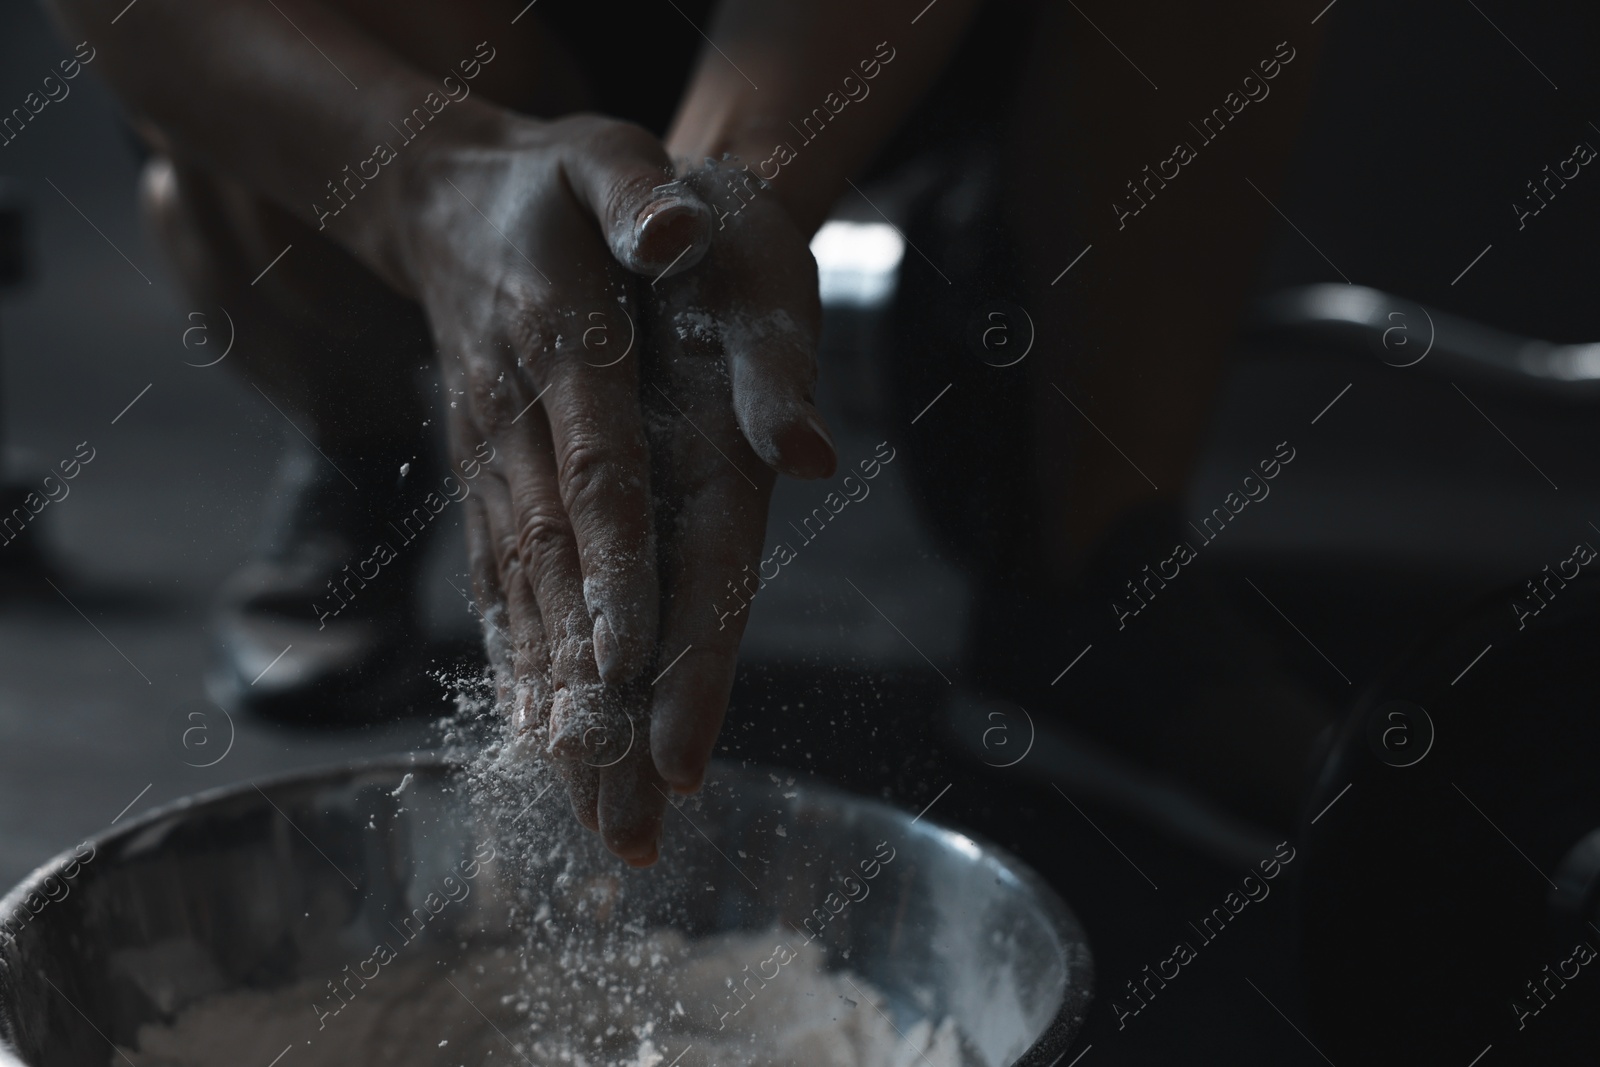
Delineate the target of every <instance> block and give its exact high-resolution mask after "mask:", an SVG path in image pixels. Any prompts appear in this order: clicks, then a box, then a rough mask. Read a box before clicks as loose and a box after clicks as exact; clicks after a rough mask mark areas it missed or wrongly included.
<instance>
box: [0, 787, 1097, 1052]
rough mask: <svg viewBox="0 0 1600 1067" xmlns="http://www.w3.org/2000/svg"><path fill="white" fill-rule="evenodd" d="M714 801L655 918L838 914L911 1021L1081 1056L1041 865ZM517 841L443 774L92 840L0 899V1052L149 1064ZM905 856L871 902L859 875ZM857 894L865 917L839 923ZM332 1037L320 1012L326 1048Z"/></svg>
mask: <svg viewBox="0 0 1600 1067" xmlns="http://www.w3.org/2000/svg"><path fill="white" fill-rule="evenodd" d="M407 779H409V780H407ZM791 781H792V780H791ZM712 783H713V784H712V785H711V786H710V787H708V788H707V790H706V791H705V792H704V793H703V794H702V795H701V796H700V797H697V798H694V799H693V800H691V801H688V802H686V803H684V804H683V806H682V807H681V809H680V812H679V813H678V814H673V813H670V812H669V813H668V823H667V828H666V836H665V841H664V847H663V850H662V851H663V860H662V862H661V863H659V864H657V865H656V866H655V867H654V868H651V869H650V870H649V871H645V872H640V873H638V874H629V875H627V876H626V885H627V887H628V888H627V891H628V892H629V893H630V894H632V895H633V899H634V901H635V903H636V904H638V906H639V907H642V908H644V909H646V910H647V911H648V915H647V919H648V921H649V922H650V923H651V924H653V925H657V926H670V927H673V928H675V929H678V930H680V931H682V932H684V933H685V934H687V935H688V936H690V937H702V936H707V935H710V934H717V933H724V932H729V931H751V932H756V931H761V930H765V929H770V928H771V927H772V926H773V925H774V924H780V923H782V924H788V925H790V926H791V927H792V928H795V929H798V928H799V927H800V926H801V925H802V924H805V923H806V921H807V919H808V918H810V917H812V916H814V915H821V914H826V915H827V916H828V920H827V927H826V931H825V933H819V936H820V937H822V938H824V939H825V941H826V945H827V950H828V958H829V960H830V966H831V965H832V962H831V961H835V960H839V959H841V958H846V959H848V967H849V969H850V970H851V971H852V972H854V973H855V974H856V975H858V976H860V977H862V978H865V979H866V980H867V981H869V982H870V983H871V984H872V985H873V986H875V987H876V988H877V989H878V990H880V991H881V992H882V993H883V994H884V995H885V996H886V997H887V998H888V1000H889V1002H890V1004H891V1005H892V1014H893V1015H896V1016H902V1017H903V1018H904V1017H909V1016H910V1015H911V1014H916V1015H918V1016H924V1017H925V1016H930V1015H931V1016H933V1017H942V1016H944V1015H946V1014H948V1015H950V1016H953V1017H954V1018H955V1020H956V1022H957V1024H958V1025H959V1026H960V1028H961V1030H962V1031H963V1033H964V1034H965V1035H966V1037H967V1038H968V1039H969V1040H970V1041H971V1043H972V1045H973V1046H974V1047H975V1048H976V1050H977V1051H978V1052H979V1053H981V1055H982V1056H983V1058H985V1059H986V1060H987V1062H988V1063H989V1064H991V1065H994V1067H1000V1065H1009V1064H1016V1065H1027V1067H1049V1065H1051V1064H1052V1063H1054V1062H1055V1061H1057V1060H1058V1059H1059V1058H1060V1057H1061V1056H1062V1054H1063V1053H1065V1052H1066V1050H1067V1048H1068V1045H1069V1043H1070V1041H1071V1038H1072V1036H1073V1035H1074V1033H1075V1032H1076V1031H1077V1029H1078V1028H1079V1026H1080V1024H1081V1022H1082V1020H1083V1016H1084V1013H1085V1011H1086V1009H1087V1007H1088V1003H1089V999H1090V988H1091V985H1092V963H1091V958H1090V953H1089V948H1088V944H1087V942H1086V940H1085V938H1084V934H1083V930H1082V928H1081V927H1080V926H1079V924H1078V921H1077V919H1076V918H1075V917H1074V916H1073V914H1072V912H1071V911H1070V910H1069V909H1068V908H1067V906H1066V905H1065V904H1064V903H1063V902H1062V901H1061V899H1060V898H1059V897H1058V896H1057V895H1056V894H1055V893H1054V892H1053V891H1052V890H1051V889H1050V888H1049V887H1048V886H1046V885H1045V884H1044V883H1043V881H1042V880H1041V879H1040V878H1039V877H1038V876H1037V875H1036V874H1034V873H1033V872H1032V871H1031V870H1029V869H1028V868H1027V867H1025V866H1023V864H1022V863H1020V862H1019V861H1017V860H1016V859H1014V858H1013V857H1011V856H1009V855H1007V854H1006V853H1004V852H1002V851H1000V850H999V849H997V848H995V847H993V846H991V845H988V844H985V843H982V842H978V841H975V840H973V839H972V838H969V837H967V836H965V835H963V834H960V833H956V832H955V831H953V830H948V829H945V828H942V827H940V826H937V825H934V824H933V823H932V822H931V821H930V820H929V819H926V818H923V819H918V820H914V819H912V818H911V817H910V816H908V815H907V814H905V813H904V812H901V811H898V810H896V809H894V808H891V807H888V806H886V805H884V804H880V803H877V802H875V801H871V800H866V799H863V798H861V797H856V796H851V795H848V794H845V793H842V792H838V791H835V790H832V789H826V788H821V787H816V786H807V785H798V786H797V785H790V784H786V783H780V781H779V779H778V778H776V777H775V776H773V775H771V774H769V773H767V772H766V771H764V770H748V769H735V768H730V767H720V768H718V769H717V770H716V771H715V772H714V774H713V776H712ZM402 786H403V788H401V787H402ZM397 790H398V795H397ZM541 803H543V802H541ZM548 803H550V804H552V805H555V804H561V805H562V806H563V807H564V806H565V805H564V801H561V800H560V799H559V798H558V797H552V798H550V800H549V801H548ZM555 811H556V809H555V808H553V807H552V808H551V809H550V813H551V815H552V816H553V815H554V814H555ZM561 818H562V819H564V820H569V819H570V816H567V815H565V813H561ZM502 823H503V820H502ZM505 833H506V828H505V827H504V825H503V824H502V825H498V826H497V825H492V824H491V823H489V822H486V821H485V820H484V819H483V818H482V817H481V816H480V815H479V814H477V813H475V811H474V810H473V808H472V807H471V805H469V804H468V803H467V801H466V800H465V799H463V796H462V794H461V791H460V790H459V781H458V779H457V778H456V777H455V775H454V774H453V773H452V770H451V768H450V767H449V766H448V765H447V764H446V763H444V762H443V761H442V760H439V759H435V758H431V757H430V758H416V759H413V758H412V757H404V758H395V759H390V760H385V761H380V762H375V763H367V764H360V765H356V766H345V767H338V768H334V769H329V770H320V771H312V772H307V773H301V774H296V775H292V776H288V777H282V778H278V779H275V780H272V781H270V782H264V783H261V784H260V785H259V786H257V785H254V784H246V785H242V786H233V787H229V788H226V789H220V790H216V791H213V792H210V793H205V794H201V795H199V796H196V797H193V798H190V799H187V800H183V801H179V802H178V803H176V804H173V805H171V806H169V807H167V808H165V809H162V810H160V811H157V812H153V813H151V814H150V815H148V816H146V817H144V818H142V819H139V820H137V821H135V822H132V823H130V824H129V825H127V826H123V827H120V828H118V829H116V830H114V831H108V832H106V833H103V834H101V835H99V836H98V837H95V838H92V839H90V841H89V842H87V843H86V845H85V846H80V847H79V849H78V850H77V851H76V852H75V853H71V852H69V853H65V854H63V855H62V856H60V857H58V858H57V859H55V860H54V861H52V862H51V863H48V864H46V865H45V866H43V867H41V868H40V869H39V870H38V871H36V872H34V874H33V875H31V876H30V877H29V878H28V879H27V880H26V881H24V882H23V883H22V884H21V885H19V886H17V888H15V889H14V890H12V891H11V892H10V893H9V894H8V895H7V896H6V897H5V898H4V899H3V900H0V923H3V926H0V1034H3V1036H4V1038H5V1039H6V1040H8V1041H9V1042H10V1043H11V1044H12V1045H13V1046H14V1047H15V1050H16V1054H17V1056H18V1059H19V1060H20V1062H21V1063H23V1064H27V1065H29V1067H67V1065H71V1067H78V1065H84V1067H87V1065H91V1064H93V1065H95V1067H103V1065H105V1064H107V1063H112V1062H119V1063H120V1062H121V1059H120V1058H119V1057H118V1054H117V1053H116V1052H115V1050H114V1049H113V1048H112V1043H113V1042H115V1043H117V1044H120V1045H123V1046H126V1047H132V1046H133V1044H134V1041H135V1039H136V1036H137V1033H138V1029H139V1027H140V1025H141V1024H145V1023H151V1022H158V1021H170V1020H171V1019H172V1018H173V1017H174V1015H175V1013H177V1012H178V1011H180V1010H182V1009H183V1008H185V1007H186V1006H188V1005H191V1004H193V1003H195V1002H196V1001H199V1000H201V999H202V998H206V997H208V996H211V995H214V994H218V993H224V992H230V991H238V990H244V989H265V990H270V989H276V988H280V987H283V986H286V985H289V984H291V983H293V982H296V981H298V980H301V979H305V978H308V977H317V976H323V975H335V974H338V973H339V969H340V967H341V966H342V965H343V964H345V963H346V962H348V961H350V960H352V959H357V958H359V957H360V956H361V955H363V954H365V953H366V952H368V951H370V946H372V945H373V944H374V942H375V940H377V939H380V938H382V937H388V936H389V934H388V933H387V930H390V929H394V927H393V925H392V922H393V919H394V918H395V916H397V915H405V914H408V913H410V911H411V909H412V908H413V907H415V906H417V905H418V904H419V903H420V902H421V899H422V898H423V897H424V896H425V895H426V894H427V893H428V892H429V891H430V890H431V889H433V888H434V887H437V886H439V885H440V884H441V881H442V879H443V878H444V877H446V876H447V875H449V874H450V873H451V872H459V871H460V870H461V864H462V863H463V862H470V861H471V857H472V856H473V855H474V853H475V851H476V850H481V849H482V848H483V847H484V845H483V842H485V841H487V840H493V839H495V838H496V835H503V834H505ZM91 851H92V855H88V853H90V852H91ZM889 852H892V853H893V856H892V859H891V860H890V861H889V862H887V863H884V864H882V865H881V866H880V867H879V868H878V869H877V878H876V881H874V882H873V883H871V886H870V892H868V893H865V894H864V895H861V896H859V897H858V896H857V894H861V893H863V890H862V889H861V888H860V886H861V885H862V884H864V883H863V876H862V873H861V871H862V869H863V868H864V869H866V870H871V869H872V868H871V867H868V866H867V864H869V863H873V862H875V860H874V857H878V858H881V857H883V856H884V855H886V854H888V853H889ZM477 854H478V855H479V856H480V857H481V855H482V852H481V851H478V853H477ZM507 866H508V865H506V864H499V865H496V864H493V863H488V864H486V865H484V866H483V867H482V868H481V873H480V876H479V877H478V881H477V883H476V884H477V887H478V888H479V889H480V890H482V889H488V890H489V892H480V893H479V894H478V895H477V897H475V898H473V899H474V900H475V901H476V904H474V906H473V907H470V908H469V907H460V908H455V909H447V910H446V911H444V912H443V913H441V915H440V916H439V918H440V919H441V920H444V921H442V922H438V923H435V924H434V926H433V927H432V928H430V929H429V931H428V932H427V936H428V937H429V938H430V941H431V942H432V944H433V945H434V946H435V947H436V949H437V951H439V952H441V953H445V952H448V951H450V950H451V949H452V948H453V947H454V946H456V945H459V944H461V943H463V942H464V940H465V939H467V938H469V937H475V938H478V939H480V940H481V938H482V937H483V936H484V935H485V933H486V932H488V933H489V934H490V935H493V934H494V932H495V931H497V930H504V928H505V919H504V911H503V909H502V910H499V911H496V907H495V904H494V901H495V900H496V898H497V894H498V895H499V898H501V899H509V898H510V896H511V895H512V894H513V893H514V891H515V890H514V887H513V886H510V885H507V884H504V883H506V882H507V881H508V879H507V878H506V877H505V875H506V873H507V871H506V868H507ZM851 876H854V879H855V881H856V883H857V887H856V888H855V889H853V890H852V889H851V888H850V884H849V882H847V881H846V880H845V879H847V878H849V877H851ZM841 888H843V890H845V891H846V892H848V893H849V902H848V903H847V904H846V905H845V906H843V907H841V908H838V910H836V911H835V905H837V904H838V903H839V901H841V900H844V899H845V898H844V896H843V895H841ZM829 893H833V894H835V896H834V897H833V898H832V899H831V900H830V898H829V897H828V894H829ZM640 902H642V903H640ZM825 905H826V907H825ZM816 909H824V910H823V911H817V910H816ZM497 924H498V925H497ZM805 928H806V930H808V931H810V930H811V929H812V926H810V925H806V926H805ZM818 929H819V931H820V921H818ZM315 1021H316V1020H315V1019H314V1018H313V1017H312V1016H311V1013H310V1012H308V1013H307V1025H306V1028H307V1036H308V1037H310V1036H311V1035H312V1034H313V1033H314V1032H315V1030H316V1026H315ZM310 1051H314V1048H313V1049H312V1050H310ZM3 1057H4V1053H0V1062H3ZM268 1058H270V1055H269V1056H268ZM295 1058H296V1060H297V1064H296V1067H299V1064H306V1063H311V1062H314V1060H311V1059H309V1058H307V1057H306V1055H305V1053H301V1054H297V1055H296V1057H295ZM263 1064H265V1059H264V1060H263Z"/></svg>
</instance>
